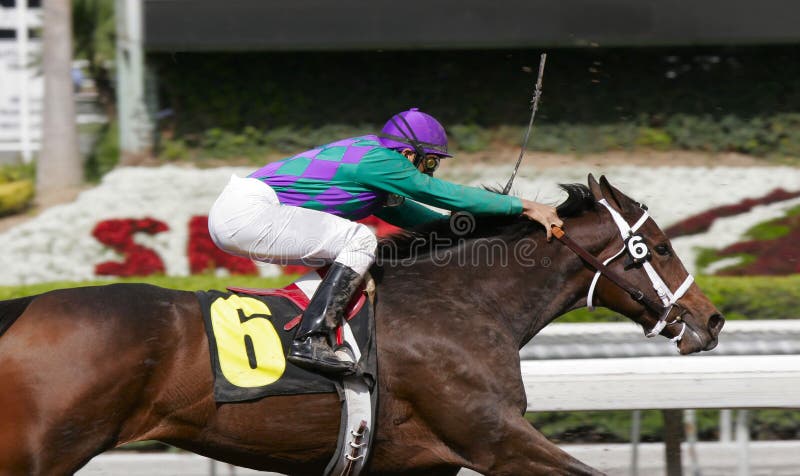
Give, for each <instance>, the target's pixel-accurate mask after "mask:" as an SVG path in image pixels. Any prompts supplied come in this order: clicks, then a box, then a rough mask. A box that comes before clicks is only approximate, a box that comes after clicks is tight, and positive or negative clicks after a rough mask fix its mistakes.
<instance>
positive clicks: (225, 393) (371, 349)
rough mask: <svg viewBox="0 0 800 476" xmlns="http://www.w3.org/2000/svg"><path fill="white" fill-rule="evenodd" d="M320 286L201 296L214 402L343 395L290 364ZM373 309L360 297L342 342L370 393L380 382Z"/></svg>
mask: <svg viewBox="0 0 800 476" xmlns="http://www.w3.org/2000/svg"><path fill="white" fill-rule="evenodd" d="M319 282H320V277H319V274H317V273H316V272H312V273H309V274H308V275H306V276H303V277H302V278H301V279H300V280H298V281H296V282H294V283H292V284H290V285H289V286H287V287H285V288H282V289H243V288H229V290H228V291H227V292H222V291H216V290H212V291H197V292H196V295H197V298H198V300H199V301H200V306H201V310H202V313H203V320H204V322H205V329H206V335H207V337H208V345H209V352H210V354H211V367H212V372H213V374H214V399H215V400H216V401H217V402H219V403H226V402H241V401H246V400H253V399H258V398H262V397H266V396H271V395H296V394H305V393H326V392H338V393H340V394H341V393H342V389H341V385H340V383H339V382H338V381H335V380H332V379H330V378H327V377H325V376H323V375H320V374H317V373H313V372H308V371H306V370H303V369H301V368H299V367H296V366H294V365H292V364H291V363H289V362H287V361H286V354H287V353H288V351H289V346H290V344H291V341H292V338H293V337H294V334H295V327H296V326H297V324H299V322H300V316H301V314H302V312H303V310H304V309H305V306H306V305H308V301H309V299H310V296H311V295H313V292H314V291H315V290H316V287H317V285H318V284H319ZM372 312H373V309H372V303H371V300H370V299H368V292H367V291H366V290H365V289H363V287H362V290H360V291H359V292H357V293H356V294H355V296H354V298H353V300H352V302H351V303H350V305H349V307H348V310H347V312H346V315H347V319H346V320H345V324H344V325H343V326H342V327H341V328H340V329H339V332H338V334H337V340H338V341H339V344H340V345H343V346H345V347H348V348H349V351H350V352H351V353H352V355H354V356H355V360H356V362H357V363H358V374H359V376H361V377H363V379H364V381H366V382H367V383H368V385H369V387H372V386H373V385H374V382H375V381H376V378H377V355H376V350H375V329H374V319H373V316H372Z"/></svg>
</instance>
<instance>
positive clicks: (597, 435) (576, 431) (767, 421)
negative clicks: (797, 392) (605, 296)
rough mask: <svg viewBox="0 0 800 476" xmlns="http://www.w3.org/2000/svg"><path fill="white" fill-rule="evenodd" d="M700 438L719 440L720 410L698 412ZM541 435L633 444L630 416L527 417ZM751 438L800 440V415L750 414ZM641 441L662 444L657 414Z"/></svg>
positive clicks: (648, 419)
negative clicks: (660, 442) (631, 440)
mask: <svg viewBox="0 0 800 476" xmlns="http://www.w3.org/2000/svg"><path fill="white" fill-rule="evenodd" d="M696 415H697V434H698V437H699V438H700V439H701V440H718V439H719V410H698V411H697V413H696ZM526 417H527V418H528V421H530V422H531V423H532V424H533V425H534V426H535V427H536V428H537V429H538V430H539V431H541V432H542V433H544V434H545V436H547V437H548V438H550V439H551V440H553V441H554V442H556V443H578V442H580V443H594V442H611V443H614V442H615V443H620V442H627V441H630V431H631V430H630V428H631V412H629V411H602V412H601V411H593V412H543V413H528V414H527V415H526ZM749 428H750V436H751V438H753V439H755V440H796V439H798V438H800V411H798V410H754V411H751V412H750V425H749ZM641 431H642V432H641V441H643V442H654V441H663V439H664V423H663V419H662V416H661V412H660V411H658V410H645V411H642V427H641Z"/></svg>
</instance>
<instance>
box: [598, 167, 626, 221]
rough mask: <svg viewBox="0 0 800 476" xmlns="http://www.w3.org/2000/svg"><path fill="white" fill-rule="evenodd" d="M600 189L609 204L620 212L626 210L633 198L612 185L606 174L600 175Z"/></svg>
mask: <svg viewBox="0 0 800 476" xmlns="http://www.w3.org/2000/svg"><path fill="white" fill-rule="evenodd" d="M600 191H601V193H602V195H603V198H605V199H606V201H607V202H608V204H609V205H611V206H612V207H614V208H616V209H617V210H618V211H620V212H621V211H623V210H625V209H626V208H627V206H628V205H630V203H631V200H630V199H629V198H628V197H626V196H625V194H623V193H622V192H620V191H619V190H617V189H616V188H615V187H614V186H613V185H611V183H610V182H609V181H608V179H607V178H606V176H605V175H601V176H600Z"/></svg>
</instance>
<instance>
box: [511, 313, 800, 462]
mask: <svg viewBox="0 0 800 476" xmlns="http://www.w3.org/2000/svg"><path fill="white" fill-rule="evenodd" d="M798 334H800V320H779V321H734V322H729V323H727V324H726V325H725V329H724V330H723V332H722V335H721V336H720V345H719V347H718V349H716V350H715V351H712V352H710V353H704V354H699V355H692V356H678V355H675V356H671V357H665V356H658V357H627V358H588V359H580V358H569V359H564V358H561V359H557V360H547V359H544V360H523V361H522V362H521V368H522V379H523V382H524V385H525V391H526V395H527V399H528V411H531V412H542V411H583V410H634V420H633V421H634V428H636V427H637V422H638V411H639V410H645V409H670V410H686V411H687V412H688V415H693V412H694V410H695V409H700V408H711V409H721V410H724V411H723V412H722V413H723V418H722V419H721V426H723V428H721V434H726V433H727V436H724V437H723V438H722V439H723V440H728V441H730V418H731V414H730V411H727V410H725V409H731V408H736V409H739V412H738V416H737V422H736V426H737V432H736V433H737V438H736V440H737V444H736V446H737V451H736V456H737V459H738V469H737V474H738V475H740V476H744V475H748V474H750V461H751V458H750V455H749V453H750V445H749V438H748V428H747V409H753V408H800V354H796V353H792V352H797V345H798V339H797V337H798ZM539 337H541V340H539V341H538V342H539V343H540V344H541V345H540V348H538V349H527V352H526V349H523V351H522V352H521V355H522V356H523V358H525V356H526V355H528V356H533V355H538V356H539V357H540V358H541V357H542V356H546V355H547V354H550V355H551V356H552V357H563V356H565V355H567V356H575V355H587V354H588V355H592V354H604V353H605V354H612V355H619V354H621V353H625V352H621V349H620V348H619V347H618V346H620V345H623V346H624V345H630V344H627V343H625V342H627V339H628V338H639V339H641V338H642V337H641V330H640V329H638V328H637V327H636V326H631V325H629V324H626V323H620V324H554V325H552V326H549V327H548V328H545V330H544V331H543V332H542V335H540V336H539ZM565 338H566V339H565ZM537 339H538V337H537ZM537 339H534V342H533V343H531V344H529V346H532V347H534V348H535V347H536V346H537ZM572 339H574V341H575V342H574V343H570V342H569V341H570V340H572ZM565 341H566V342H565ZM587 341H588V342H587ZM598 345H599V346H602V348H598ZM591 347H594V348H593V349H590V348H591ZM638 349H639V350H642V348H641V347H640V348H638ZM603 350H604V351H603ZM645 350H646V351H647V352H652V351H653V349H645ZM662 350H663V349H659V351H662ZM633 351H634V352H635V351H636V348H633ZM744 352H750V353H751V354H756V355H715V353H716V354H723V353H729V354H742V353H744ZM769 352H775V353H776V354H777V353H780V354H781V355H769V354H768V353H769ZM759 354H760V355H759ZM763 354H767V355H763ZM726 425H727V426H728V428H727V429H726V428H724V427H725V426H726ZM693 426H694V425H693V424H690V425H689V427H693ZM631 433H632V441H633V444H632V450H631V454H632V460H631V463H630V466H631V474H637V469H638V466H639V458H638V450H637V446H638V445H637V442H638V429H632V432H631ZM687 436H689V445H690V448H691V450H690V451H689V452H688V453H689V455H690V457H693V456H692V455H696V453H697V452H696V451H695V448H694V445H695V444H696V435H687ZM674 443H675V444H678V442H674ZM696 464H697V461H696V460H693V461H692V465H693V466H692V467H693V468H694V467H696Z"/></svg>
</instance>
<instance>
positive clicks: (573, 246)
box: [552, 199, 694, 342]
mask: <svg viewBox="0 0 800 476" xmlns="http://www.w3.org/2000/svg"><path fill="white" fill-rule="evenodd" d="M598 203H600V204H601V205H603V206H605V207H606V209H608V211H609V212H610V213H611V216H612V218H613V219H614V222H615V224H616V225H617V227H618V228H619V230H620V235H621V236H622V239H623V241H624V243H625V244H624V245H623V247H622V249H621V250H620V251H618V252H617V253H616V254H614V255H613V256H611V257H610V258H608V259H606V260H605V261H600V260H599V259H598V258H596V257H595V256H593V255H592V254H591V253H589V252H588V251H587V250H586V249H585V248H584V247H582V246H581V245H579V244H578V243H576V242H575V240H573V239H572V238H570V237H569V236H568V235H567V234H566V232H565V231H564V230H563V229H561V228H559V227H557V226H553V227H552V232H553V236H555V237H556V238H557V239H558V240H559V241H560V242H561V243H563V244H564V245H565V246H566V247H567V248H569V249H570V250H572V251H573V252H574V253H575V254H576V255H578V256H579V257H580V258H581V259H582V260H583V261H585V262H586V263H587V264H588V265H589V266H591V267H592V268H594V270H595V276H594V279H593V280H592V284H591V286H590V287H589V293H588V295H587V299H586V301H587V305H588V307H589V309H590V310H593V309H594V308H593V305H592V296H593V294H594V289H595V286H596V284H597V280H598V279H599V277H600V276H601V275H602V276H605V277H606V278H607V279H608V280H609V281H611V282H613V283H614V284H616V285H617V286H619V287H620V288H621V289H622V290H623V291H625V292H626V293H628V294H629V295H630V296H631V298H632V299H633V300H635V301H637V302H639V303H640V304H642V305H643V306H645V307H646V308H647V309H649V310H650V311H651V312H653V313H654V314H656V315H659V316H660V317H659V319H658V322H657V323H656V325H655V326H654V327H653V328H652V329H651V330H650V331H649V332H648V333H647V334H646V335H647V337H654V336H656V335H658V334H660V333H661V331H662V330H664V328H665V327H666V326H667V325H672V324H676V323H678V322H680V321H681V316H682V314H683V312H681V313H680V314H679V315H678V316H677V317H676V318H675V319H674V320H673V321H672V322H669V323H667V318H668V317H669V315H670V314H671V313H672V310H673V308H674V307H676V306H679V307H682V306H680V305H679V304H677V301H678V300H679V299H680V298H681V297H683V295H684V294H685V293H686V291H687V290H688V289H689V287H690V286H691V284H692V282H694V277H693V276H692V275H691V274H689V275H688V276H687V277H686V278H685V279H684V281H683V283H682V284H681V285H680V286H679V287H678V289H677V290H676V291H675V292H674V293H672V292H671V291H670V290H669V287H668V286H667V285H666V283H664V281H663V280H662V279H661V277H660V276H659V275H658V273H657V272H656V271H655V269H654V268H653V266H652V265H651V264H650V263H649V257H650V253H649V250H648V249H647V245H646V244H645V243H644V241H643V239H642V238H641V237H640V236H639V235H636V234H635V232H636V231H637V230H638V229H639V227H641V226H642V225H643V224H644V222H645V221H647V219H648V218H649V215H648V213H647V210H646V209H643V212H644V213H643V215H642V217H641V218H640V219H639V220H638V221H637V222H636V223H635V224H634V225H633V226H632V227H631V226H630V225H628V223H627V222H626V221H625V220H624V218H623V217H622V215H620V214H619V212H617V211H616V210H614V209H613V208H611V206H610V205H608V203H607V202H606V201H605V199H603V200H600V201H599V202H598ZM626 251H627V252H628V254H629V256H631V258H632V259H633V262H634V263H636V264H641V265H642V267H644V268H645V271H646V272H647V276H648V277H649V278H650V281H651V282H652V283H653V288H654V289H655V290H656V292H657V294H658V296H659V298H660V300H661V302H660V303H659V302H657V301H655V300H654V299H652V298H649V297H648V296H646V295H645V294H644V292H643V291H642V290H641V289H639V288H638V287H637V286H635V285H634V284H632V283H631V282H630V281H628V280H627V279H625V277H624V276H622V275H621V274H620V273H618V272H616V271H614V270H612V269H611V268H609V267H608V263H610V262H611V261H613V260H614V259H616V258H617V257H619V256H621V255H622V254H623V253H624V252H626ZM682 324H683V328H682V329H681V331H680V333H679V334H678V335H677V336H675V337H674V338H672V339H671V341H672V342H678V341H680V339H681V338H682V337H683V333H684V332H685V330H686V323H685V322H683V323H682Z"/></svg>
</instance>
